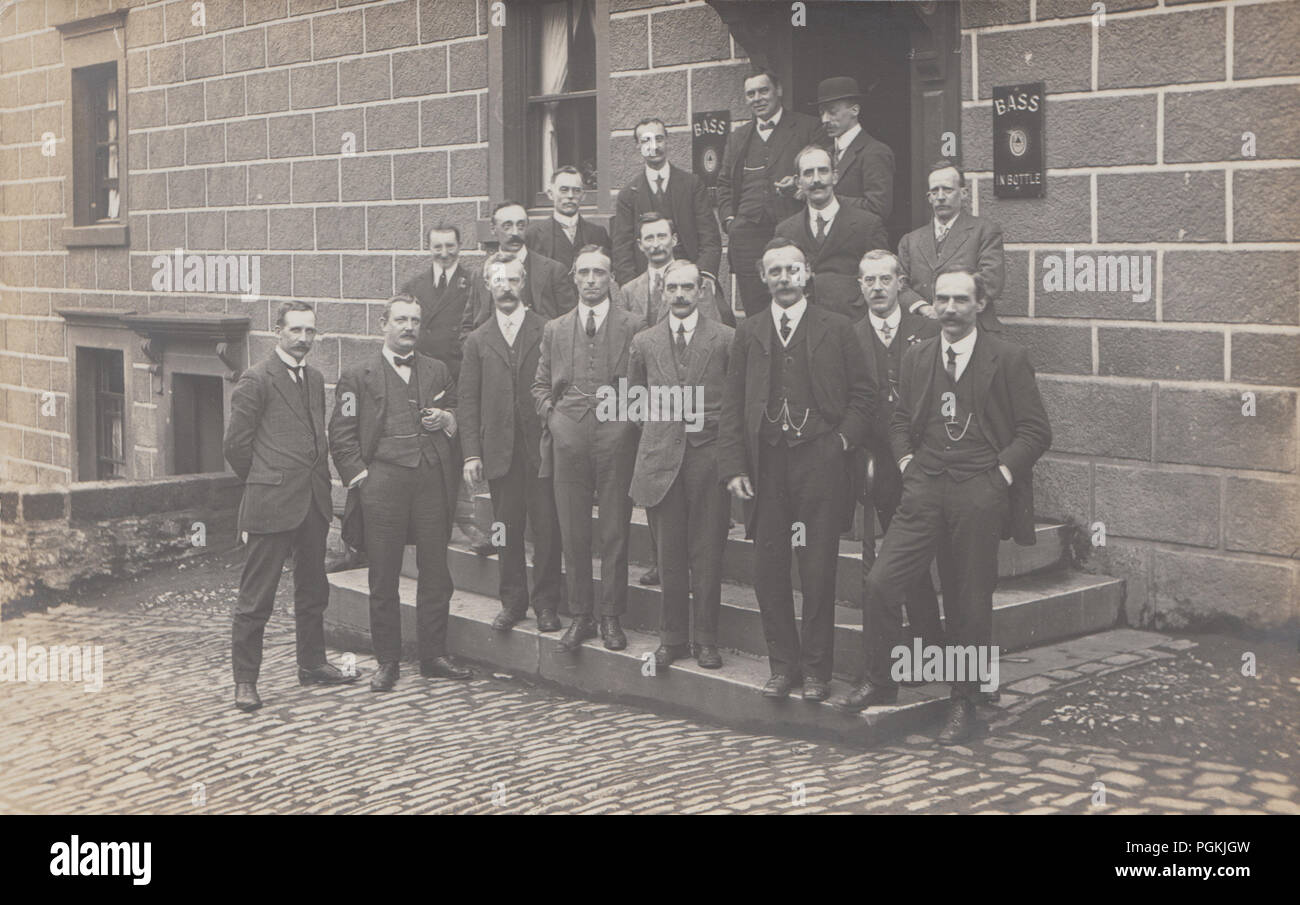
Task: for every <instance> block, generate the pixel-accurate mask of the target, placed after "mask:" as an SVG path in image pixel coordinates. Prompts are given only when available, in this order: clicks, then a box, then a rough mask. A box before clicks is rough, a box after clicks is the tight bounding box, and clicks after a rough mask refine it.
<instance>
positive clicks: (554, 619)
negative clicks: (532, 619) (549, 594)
mask: <svg viewBox="0 0 1300 905" xmlns="http://www.w3.org/2000/svg"><path fill="white" fill-rule="evenodd" d="M537 630H538V631H539V632H558V631H559V630H560V617H559V616H557V615H555V610H542V611H541V612H540V613H538V614H537Z"/></svg>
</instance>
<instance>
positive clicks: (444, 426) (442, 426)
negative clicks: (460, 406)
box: [420, 409, 456, 437]
mask: <svg viewBox="0 0 1300 905" xmlns="http://www.w3.org/2000/svg"><path fill="white" fill-rule="evenodd" d="M425 412H426V414H425V415H424V417H422V418H421V419H420V423H421V424H422V425H424V429H425V430H427V431H428V432H429V433H434V432H435V431H446V432H447V436H449V437H450V436H451V435H453V434H454V433H456V416H455V414H453V413H452V412H450V411H448V410H447V409H425Z"/></svg>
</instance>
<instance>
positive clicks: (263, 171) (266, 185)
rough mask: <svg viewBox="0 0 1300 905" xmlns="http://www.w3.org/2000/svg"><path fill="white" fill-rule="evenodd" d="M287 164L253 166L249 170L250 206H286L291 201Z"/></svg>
mask: <svg viewBox="0 0 1300 905" xmlns="http://www.w3.org/2000/svg"><path fill="white" fill-rule="evenodd" d="M289 186H290V174H289V164H287V163H262V164H253V165H252V166H250V167H249V168H248V203H249V204H284V203H287V202H288V201H289V197H290V194H289Z"/></svg>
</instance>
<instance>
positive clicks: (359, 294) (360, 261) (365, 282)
mask: <svg viewBox="0 0 1300 905" xmlns="http://www.w3.org/2000/svg"><path fill="white" fill-rule="evenodd" d="M342 258H343V297H344V298H348V299H388V298H390V297H391V296H392V294H393V259H392V257H391V256H389V255H380V254H373V253H370V254H364V255H343V256H342ZM349 307H351V308H354V309H358V310H359V314H360V323H359V324H358V325H357V326H356V327H355V328H351V329H349V330H348V331H347V332H349V333H357V334H361V335H365V334H366V332H367V328H366V312H365V309H364V307H363V306H361V305H350V306H349ZM336 332H337V331H336Z"/></svg>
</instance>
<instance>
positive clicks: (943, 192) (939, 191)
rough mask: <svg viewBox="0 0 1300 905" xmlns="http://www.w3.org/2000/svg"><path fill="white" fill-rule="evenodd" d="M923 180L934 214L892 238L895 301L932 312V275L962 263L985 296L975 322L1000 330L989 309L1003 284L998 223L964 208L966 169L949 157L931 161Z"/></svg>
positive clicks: (967, 193)
mask: <svg viewBox="0 0 1300 905" xmlns="http://www.w3.org/2000/svg"><path fill="white" fill-rule="evenodd" d="M929 179H930V182H929V185H930V188H929V190H928V191H927V192H926V193H925V197H926V198H927V199H928V200H929V202H930V208H931V209H932V210H933V211H934V217H933V218H932V219H931V221H930V222H929V223H927V224H925V225H924V226H922V227H919V228H917V229H914V230H912V231H911V232H910V233H908V234H907V235H905V236H903V238H902V241H900V242H899V243H898V261H899V263H900V264H901V265H902V267H903V285H902V288H901V290H900V292H899V295H898V300H899V302H900V303H901V304H902V306H903V307H904V308H905V309H907V310H908V311H910V312H912V313H914V314H917V313H919V314H924V315H925V316H926V317H937V315H936V314H935V310H934V306H933V305H932V304H931V302H932V301H933V299H934V276H935V274H936V273H938V272H939V271H940V270H942V269H944V268H948V267H962V268H965V269H966V270H969V271H970V272H971V273H973V274H976V275H977V276H978V277H979V278H980V285H981V287H982V289H983V293H984V301H985V304H984V308H983V309H982V310H981V311H980V313H979V324H980V326H981V327H983V328H984V329H985V330H994V331H997V330H1001V322H1000V321H999V320H998V318H997V314H996V312H995V311H994V308H995V302H996V301H997V299H998V298H999V297H1000V296H1001V295H1002V288H1003V286H1005V285H1006V260H1005V258H1004V256H1003V253H1002V227H1001V226H999V225H998V224H996V223H994V222H993V221H992V220H989V219H986V218H984V217H976V216H975V215H974V214H972V213H970V212H969V211H967V210H965V209H964V203H965V202H967V201H969V200H970V188H969V187H968V186H967V185H966V174H965V173H963V172H962V169H961V167H959V166H957V164H956V163H954V162H953V161H951V160H948V159H947V158H943V159H940V160H938V161H935V163H934V164H933V165H931V167H930V177H929Z"/></svg>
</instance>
